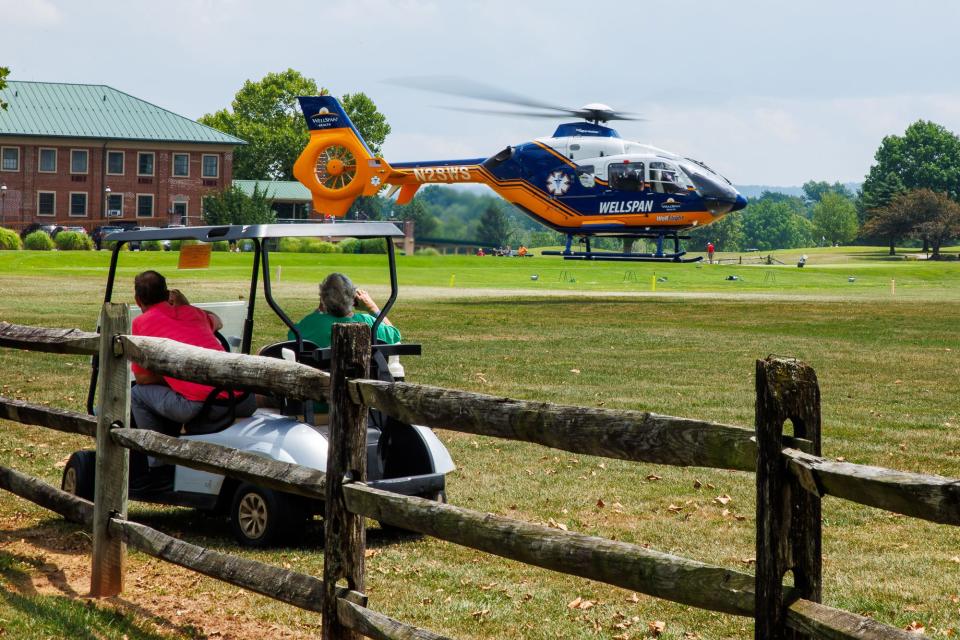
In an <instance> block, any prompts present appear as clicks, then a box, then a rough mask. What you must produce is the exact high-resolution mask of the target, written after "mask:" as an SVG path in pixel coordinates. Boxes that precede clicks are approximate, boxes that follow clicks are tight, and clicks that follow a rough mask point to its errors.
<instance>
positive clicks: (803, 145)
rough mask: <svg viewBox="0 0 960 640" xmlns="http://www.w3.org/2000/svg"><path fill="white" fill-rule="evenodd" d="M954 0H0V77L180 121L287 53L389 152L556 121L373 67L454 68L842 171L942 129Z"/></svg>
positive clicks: (491, 146)
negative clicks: (378, 122)
mask: <svg viewBox="0 0 960 640" xmlns="http://www.w3.org/2000/svg"><path fill="white" fill-rule="evenodd" d="M958 26H960V3H958V2H955V1H954V0H912V1H911V2H889V1H886V2H885V1H883V0H873V1H865V0H845V1H837V0H830V1H827V0H805V1H804V2H796V1H791V2H786V1H778V0H727V1H725V2H719V1H717V0H686V1H683V2H678V1H673V2H669V1H665V0H661V1H658V2H646V1H639V0H621V1H620V2H606V3H598V2H572V1H567V0H553V1H544V0H529V1H527V0H393V1H390V0H314V1H313V2H299V1H294V0H271V1H270V2H264V1H263V0H164V1H162V2H156V1H153V2H144V1H140V0H124V1H109V0H84V1H83V2H78V1H76V0H74V1H67V0H0V66H7V67H10V69H11V75H10V78H9V79H11V80H35V81H45V82H76V83H89V84H106V85H110V86H112V87H114V88H116V89H119V90H122V91H125V92H127V93H130V94H132V95H134V96H136V97H138V98H142V99H144V100H147V101H149V102H152V103H154V104H157V105H160V106H162V107H165V108H167V109H170V110H171V111H174V112H176V113H179V114H181V115H184V116H187V117H189V118H198V117H200V116H201V115H203V114H206V113H211V112H213V111H216V110H218V109H221V108H224V107H227V106H229V104H230V101H231V100H232V99H233V96H234V94H235V93H236V91H237V90H238V89H239V88H240V87H241V86H242V84H243V82H244V81H246V80H257V79H260V78H262V77H263V76H264V75H265V74H266V73H269V72H271V71H282V70H285V69H287V68H293V69H296V70H298V71H300V72H301V73H303V74H304V75H306V76H308V77H311V78H314V79H315V80H316V81H317V83H318V84H319V85H321V86H323V87H326V88H327V89H329V90H330V92H331V93H333V94H334V95H342V94H345V93H353V92H357V91H363V92H364V93H366V94H367V95H368V96H370V98H371V99H372V100H373V101H374V102H375V103H376V105H377V106H378V108H379V109H380V110H381V111H382V112H383V113H384V114H385V115H386V117H387V120H388V122H389V123H390V125H391V127H392V128H393V133H392V134H391V135H390V136H389V137H388V139H387V142H386V144H385V145H384V147H383V153H384V157H385V158H386V159H387V160H388V161H397V162H399V161H406V160H431V159H440V158H471V157H480V156H489V155H493V154H495V153H496V152H497V151H499V150H501V149H503V148H504V147H505V146H507V145H510V144H518V143H520V142H524V141H527V140H530V139H533V138H536V137H541V136H547V135H550V134H551V133H552V131H553V129H554V128H555V126H556V124H559V122H561V121H562V120H558V121H556V122H554V121H552V120H548V119H545V120H539V119H529V118H504V117H491V116H484V115H478V114H473V113H463V112H455V111H450V110H445V109H441V108H438V107H440V106H451V107H482V106H488V105H486V104H485V103H478V102H475V101H472V100H469V99H464V98H454V97H450V96H444V95H436V94H430V93H424V92H421V91H416V90H411V89H407V88H402V87H398V86H395V85H393V84H390V83H389V82H388V81H389V80H390V79H392V78H398V77H412V76H456V77H460V78H466V79H470V80H474V81H477V82H482V83H485V84H488V85H494V86H496V87H500V88H502V89H503V90H505V91H510V92H512V93H516V94H521V95H524V96H529V97H530V98H532V99H535V100H538V101H542V102H547V103H550V104H557V105H561V106H569V107H574V108H575V107H579V106H581V105H584V104H587V103H591V102H602V103H605V104H608V105H610V106H612V107H614V108H615V109H619V110H623V111H630V112H634V113H638V114H641V115H642V116H643V117H645V118H647V121H645V122H621V123H618V124H617V129H618V130H619V131H620V133H621V135H622V136H623V137H624V138H627V139H631V140H636V141H639V142H644V143H649V144H653V145H655V146H658V147H661V148H664V149H668V150H670V151H673V152H675V153H680V154H682V155H686V156H691V157H695V158H697V159H699V160H702V161H704V162H706V163H707V164H709V165H711V166H712V167H713V168H715V169H716V170H718V171H720V172H721V173H723V174H724V175H726V176H727V177H728V178H729V179H731V180H732V181H733V182H735V183H737V184H766V185H778V186H789V185H800V184H802V183H803V182H805V181H807V180H811V179H815V180H828V181H831V182H832V181H835V180H839V181H842V182H847V181H852V182H859V181H862V180H863V177H864V175H865V174H866V172H867V171H868V170H869V168H870V165H871V163H872V161H873V156H874V153H875V152H876V150H877V148H878V146H879V145H880V142H881V141H882V139H883V137H884V136H886V135H890V134H902V133H903V131H904V130H905V129H906V127H907V126H908V125H909V124H910V123H912V122H915V121H916V120H918V119H921V118H922V119H926V120H933V121H934V122H938V123H940V124H942V125H944V126H946V127H947V128H948V129H950V130H952V131H960V73H958V69H960V46H958V45H957V40H956V37H957V36H956V29H957V27H958Z"/></svg>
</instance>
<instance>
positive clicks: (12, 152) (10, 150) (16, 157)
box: [0, 147, 20, 171]
mask: <svg viewBox="0 0 960 640" xmlns="http://www.w3.org/2000/svg"><path fill="white" fill-rule="evenodd" d="M2 151H3V163H2V164H0V168H2V169H3V170H4V171H20V147H3V150H2Z"/></svg>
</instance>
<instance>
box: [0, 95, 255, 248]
mask: <svg viewBox="0 0 960 640" xmlns="http://www.w3.org/2000/svg"><path fill="white" fill-rule="evenodd" d="M0 99H2V100H4V101H5V102H7V104H8V107H7V110H6V111H3V110H0V226H4V227H7V228H13V229H20V228H23V227H24V226H26V225H28V224H30V223H32V222H39V223H41V224H59V225H75V226H83V227H86V228H87V230H88V231H89V230H91V229H92V228H93V227H96V226H98V225H102V224H106V223H108V222H114V221H118V220H125V221H136V222H137V223H138V224H141V225H145V226H164V225H167V224H197V223H199V222H200V215H201V199H202V197H203V195H205V194H208V193H210V192H214V191H220V190H222V189H224V188H226V187H229V186H230V184H231V181H232V176H233V149H234V148H235V147H236V146H237V145H239V144H244V142H243V140H240V139H239V138H234V137H233V136H230V135H227V134H225V133H223V132H221V131H217V130H216V129H211V128H210V127H207V126H204V125H202V124H199V123H197V122H194V121H193V120H190V119H188V118H184V117H183V116H179V115H177V114H175V113H171V112H170V111H167V110H166V109H162V108H160V107H157V106H155V105H153V104H150V103H149V102H144V101H143V100H139V99H137V98H134V97H133V96H131V95H128V94H126V93H123V92H122V91H117V90H116V89H113V88H111V87H107V86H103V85H84V84H58V83H49V82H21V81H10V82H8V83H7V87H6V88H5V89H4V90H2V91H0Z"/></svg>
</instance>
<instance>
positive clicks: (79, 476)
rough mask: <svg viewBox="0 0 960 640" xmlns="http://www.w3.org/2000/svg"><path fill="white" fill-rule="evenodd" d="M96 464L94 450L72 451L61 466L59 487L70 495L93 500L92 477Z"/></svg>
mask: <svg viewBox="0 0 960 640" xmlns="http://www.w3.org/2000/svg"><path fill="white" fill-rule="evenodd" d="M96 464H97V454H96V452H95V451H74V452H73V453H72V454H71V455H70V458H69V459H68V460H67V466H65V467H64V468H63V480H62V481H61V482H60V488H61V489H63V490H64V491H66V492H67V493H69V494H71V495H75V496H77V497H78V498H83V499H84V500H90V501H91V502H92V501H93V478H94V469H95V468H96Z"/></svg>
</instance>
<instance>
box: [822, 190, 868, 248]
mask: <svg viewBox="0 0 960 640" xmlns="http://www.w3.org/2000/svg"><path fill="white" fill-rule="evenodd" d="M813 225H814V227H815V228H816V233H818V234H819V235H820V237H822V238H826V241H827V242H829V243H830V244H847V243H848V242H851V241H852V240H853V239H854V238H856V237H857V229H858V225H857V208H856V207H855V206H854V204H853V201H851V200H850V198H848V197H845V196H842V195H840V194H839V193H837V192H835V191H828V192H826V193H824V194H822V196H821V197H820V201H819V202H817V204H816V205H814V207H813Z"/></svg>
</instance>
